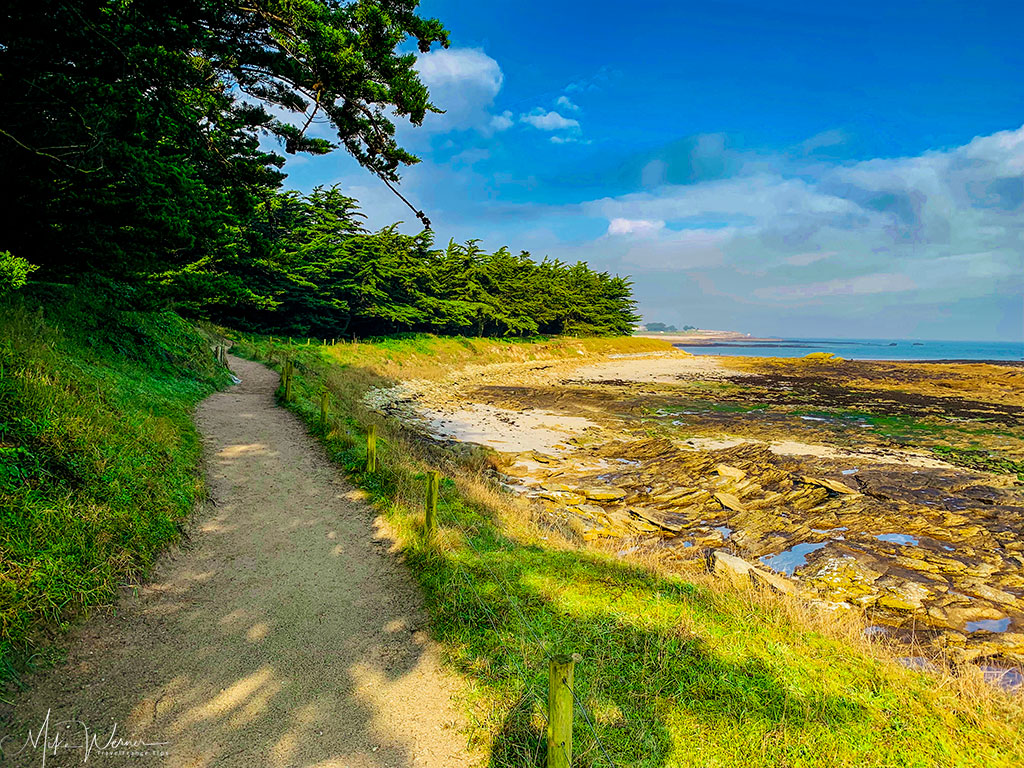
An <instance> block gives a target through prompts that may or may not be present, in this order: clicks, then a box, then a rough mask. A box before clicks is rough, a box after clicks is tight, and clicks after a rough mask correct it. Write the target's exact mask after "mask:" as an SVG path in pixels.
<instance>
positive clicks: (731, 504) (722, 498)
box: [714, 491, 747, 512]
mask: <svg viewBox="0 0 1024 768" xmlns="http://www.w3.org/2000/svg"><path fill="white" fill-rule="evenodd" d="M714 496H715V498H716V499H718V501H719V503H720V504H721V505H722V506H723V507H725V508H726V509H731V510H733V511H735V512H746V511H747V508H746V507H745V506H743V502H741V501H740V500H739V499H738V498H736V497H735V496H733V495H732V494H731V493H725V492H724V491H718V492H716V493H715V494H714Z"/></svg>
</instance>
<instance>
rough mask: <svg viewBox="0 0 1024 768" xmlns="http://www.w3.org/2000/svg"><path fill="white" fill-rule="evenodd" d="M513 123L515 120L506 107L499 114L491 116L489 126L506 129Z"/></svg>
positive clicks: (498, 129) (495, 128)
mask: <svg viewBox="0 0 1024 768" xmlns="http://www.w3.org/2000/svg"><path fill="white" fill-rule="evenodd" d="M514 124H515V120H514V119H513V118H512V112H511V111H510V110H507V109H506V110H505V111H504V112H502V113H501V114H500V115H494V116H493V117H491V128H492V129H494V130H495V131H507V130H508V129H509V128H511V127H512V126H513V125H514Z"/></svg>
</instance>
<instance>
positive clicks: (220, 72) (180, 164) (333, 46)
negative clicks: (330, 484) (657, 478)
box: [0, 0, 632, 336]
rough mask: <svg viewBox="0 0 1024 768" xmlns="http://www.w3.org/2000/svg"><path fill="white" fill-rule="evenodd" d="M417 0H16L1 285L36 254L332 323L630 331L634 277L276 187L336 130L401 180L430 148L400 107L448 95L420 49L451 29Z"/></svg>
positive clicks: (146, 284)
mask: <svg viewBox="0 0 1024 768" xmlns="http://www.w3.org/2000/svg"><path fill="white" fill-rule="evenodd" d="M417 6H418V0H347V1H344V2H343V1H341V0H245V1H244V2H242V0H175V2H167V0H161V1H160V2H157V0H35V1H34V2H27V0H18V1H16V2H11V3H7V4H5V7H4V8H3V10H0V174H2V175H3V177H4V178H5V179H6V180H7V183H6V184H5V185H4V188H3V191H2V192H0V195H2V198H0V205H2V206H3V210H4V211H5V213H6V215H7V217H8V221H9V222H11V224H10V225H9V226H8V227H7V228H6V229H5V230H4V231H3V232H2V233H0V237H2V238H3V239H2V240H0V248H3V249H4V250H5V251H7V252H9V253H10V254H13V255H12V256H11V257H9V258H8V259H7V261H5V262H4V263H5V265H6V267H5V269H6V271H8V272H11V277H10V279H9V280H8V281H7V282H9V283H10V284H11V287H17V285H20V284H21V283H23V282H24V278H25V276H26V275H27V272H24V269H27V268H28V264H31V265H37V266H38V267H39V271H38V277H39V278H40V279H42V280H50V281H64V282H75V281H78V280H82V279H86V278H87V279H90V280H93V281H94V282H95V281H97V280H98V281H101V282H104V283H105V284H108V285H116V286H120V287H121V288H125V287H127V288H129V289H130V290H126V291H123V295H124V296H125V297H128V296H131V297H132V300H133V301H137V302H144V301H150V302H153V301H173V302H176V303H178V304H180V305H182V306H184V307H186V308H187V309H188V310H189V311H191V312H193V313H195V314H198V315H202V316H210V317H217V318H220V319H223V320H225V321H228V320H231V321H233V322H237V323H240V324H243V325H248V326H251V327H260V328H275V329H283V328H286V327H287V328H295V329H300V328H306V329H309V330H313V329H320V330H324V332H326V330H327V329H328V328H333V329H334V330H335V332H334V333H331V334H330V335H332V336H333V335H341V334H342V333H343V332H349V333H364V334H365V333H368V332H378V333H385V332H389V331H393V330H406V329H424V330H427V329H429V330H436V331H441V332H446V331H458V332H473V333H481V334H484V333H486V334H509V335H515V334H525V333H535V332H538V331H546V330H551V331H558V332H579V333H584V332H613V331H612V329H620V328H625V325H628V322H632V321H631V320H630V321H628V322H627V321H626V318H630V317H632V315H631V312H632V303H631V302H632V300H631V298H630V291H629V283H628V281H625V280H620V279H619V278H612V277H610V276H608V275H605V274H603V273H595V272H592V271H590V270H589V269H588V268H587V267H586V266H585V265H582V264H579V265H573V266H567V265H563V264H561V263H559V262H556V261H550V260H544V261H542V262H540V263H535V262H533V261H532V260H531V259H530V258H529V256H528V255H527V254H519V255H513V254H512V253H510V252H509V251H507V250H506V249H501V250H499V251H497V252H495V253H492V254H485V253H483V252H482V251H481V250H480V249H479V248H478V246H477V243H475V242H470V243H467V244H465V245H455V244H449V246H448V247H447V248H446V249H444V250H439V249H436V248H434V247H433V235H432V233H430V232H429V225H428V231H424V232H422V233H420V234H419V235H416V236H407V235H403V234H400V233H399V232H398V231H397V229H396V228H395V227H391V228H388V229H385V230H382V231H380V232H376V233H369V232H366V231H364V230H363V228H362V227H361V226H360V224H359V217H358V212H357V207H356V203H355V201H354V200H351V199H350V198H347V197H345V196H344V195H343V194H342V193H341V192H339V191H338V190H333V189H319V190H317V191H315V192H313V193H312V194H311V195H309V196H306V197H303V196H301V195H299V194H297V193H286V192H285V193H283V192H280V191H279V190H280V188H281V186H282V182H283V180H284V173H283V171H282V168H283V165H284V154H287V153H308V154H312V155H321V154H325V153H327V152H330V151H332V150H335V149H343V150H345V151H347V152H348V153H350V154H351V155H352V156H353V157H355V158H356V159H357V160H358V161H359V162H360V163H361V164H362V165H363V167H365V168H366V169H367V170H368V171H369V172H370V173H373V174H375V175H377V176H378V177H380V178H381V179H383V180H385V181H387V182H394V181H397V180H398V179H399V176H400V170H401V168H402V167H403V166H406V165H409V164H412V163H415V162H418V159H417V158H416V157H415V156H414V155H412V154H411V153H410V152H409V151H407V150H406V149H404V148H403V147H401V146H400V145H399V144H398V142H397V141H396V139H395V122H394V121H395V120H397V119H402V120H408V121H410V122H411V123H412V124H414V125H418V124H420V123H421V122H422V121H423V119H424V117H425V115H426V114H427V113H428V112H430V111H439V110H438V108H437V107H435V106H434V105H433V104H431V102H430V96H429V93H428V92H427V89H426V87H425V86H424V84H423V83H422V82H421V81H420V79H419V77H418V76H417V73H416V70H415V68H414V65H415V62H416V53H415V51H417V50H418V51H420V52H426V51H429V50H431V48H432V46H434V45H441V46H447V45H448V33H447V31H446V30H445V29H444V27H443V26H442V24H441V22H440V21H438V20H436V19H427V18H423V17H421V16H419V15H417V12H416V11H417ZM314 126H316V130H313V128H314ZM324 126H328V127H329V130H330V135H332V136H334V138H333V139H332V140H328V139H325V138H322V136H323V135H324V134H325V128H324ZM282 149H283V153H284V154H282V153H281V151H280V150H282ZM422 218H423V219H424V223H427V222H426V219H425V217H422ZM15 258H17V259H19V261H13V259H15ZM16 268H17V269H16ZM18 270H20V271H18ZM545 281H550V285H548V286H546V287H545V286H544V283H545ZM616 302H617V303H616ZM613 306H614V309H613ZM342 329H344V330H342Z"/></svg>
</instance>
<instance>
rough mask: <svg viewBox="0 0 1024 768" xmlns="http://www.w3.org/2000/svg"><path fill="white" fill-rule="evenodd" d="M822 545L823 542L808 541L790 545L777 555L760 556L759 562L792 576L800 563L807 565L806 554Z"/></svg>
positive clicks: (815, 550)
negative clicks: (813, 542)
mask: <svg viewBox="0 0 1024 768" xmlns="http://www.w3.org/2000/svg"><path fill="white" fill-rule="evenodd" d="M824 546H825V543H824V542H821V543H819V544H811V543H810V542H805V543H803V544H797V545H796V546H794V547H790V548H789V549H787V550H786V551H785V552H779V554H777V555H765V556H763V557H762V558H761V562H762V563H764V564H765V565H767V566H768V567H769V568H771V569H772V570H773V571H777V572H778V573H784V574H786V575H787V576H792V575H793V572H794V571H796V569H797V568H799V567H800V566H802V565H807V555H809V554H810V553H811V552H817V551H818V550H819V549H821V548H822V547H824Z"/></svg>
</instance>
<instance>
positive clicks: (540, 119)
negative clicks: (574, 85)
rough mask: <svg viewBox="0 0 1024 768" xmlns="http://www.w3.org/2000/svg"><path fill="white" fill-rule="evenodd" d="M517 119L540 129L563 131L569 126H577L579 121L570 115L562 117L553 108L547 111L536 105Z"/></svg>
mask: <svg viewBox="0 0 1024 768" xmlns="http://www.w3.org/2000/svg"><path fill="white" fill-rule="evenodd" d="M519 121H520V122H522V123H526V124H527V125H532V126H533V127H534V128H536V129H538V130H541V131H564V130H568V129H570V128H579V127H580V123H579V121H578V120H574V119H573V118H571V117H564V116H562V115H560V114H559V113H558V112H555V111H554V110H552V111H550V112H548V111H546V110H545V109H544V108H543V107H537V108H536V109H534V110H533V111H532V112H527V113H526V114H523V115H520V116H519Z"/></svg>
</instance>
